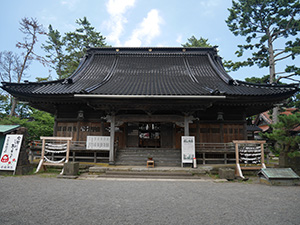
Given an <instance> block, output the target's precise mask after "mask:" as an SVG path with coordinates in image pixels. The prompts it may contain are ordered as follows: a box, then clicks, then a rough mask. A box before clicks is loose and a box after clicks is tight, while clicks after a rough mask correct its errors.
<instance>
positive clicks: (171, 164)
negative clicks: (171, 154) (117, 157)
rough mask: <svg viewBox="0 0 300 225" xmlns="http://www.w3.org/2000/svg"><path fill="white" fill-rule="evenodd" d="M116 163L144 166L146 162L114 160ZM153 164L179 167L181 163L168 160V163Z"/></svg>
mask: <svg viewBox="0 0 300 225" xmlns="http://www.w3.org/2000/svg"><path fill="white" fill-rule="evenodd" d="M116 165H124V166H132V165H134V166H145V167H146V163H143V162H135V161H125V162H116ZM155 166H164V167H180V166H181V163H180V162H178V163H176V162H172V163H171V162H170V163H165V162H162V163H155Z"/></svg>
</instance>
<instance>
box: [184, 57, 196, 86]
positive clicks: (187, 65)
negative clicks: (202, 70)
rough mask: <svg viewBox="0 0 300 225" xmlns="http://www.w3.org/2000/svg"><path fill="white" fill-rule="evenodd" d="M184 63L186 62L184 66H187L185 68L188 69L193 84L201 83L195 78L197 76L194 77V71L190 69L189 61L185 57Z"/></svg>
mask: <svg viewBox="0 0 300 225" xmlns="http://www.w3.org/2000/svg"><path fill="white" fill-rule="evenodd" d="M183 62H184V65H185V67H186V69H187V71H188V74H189V77H190V78H191V80H192V81H193V82H196V83H199V81H198V80H197V78H196V77H195V75H194V73H193V71H192V69H191V67H190V64H189V61H188V59H187V58H186V57H185V56H183Z"/></svg>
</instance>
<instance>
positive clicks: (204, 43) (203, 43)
mask: <svg viewBox="0 0 300 225" xmlns="http://www.w3.org/2000/svg"><path fill="white" fill-rule="evenodd" d="M181 46H182V47H185V48H189V47H203V48H206V47H208V48H210V47H213V46H212V45H211V44H209V43H208V39H205V38H203V37H200V38H199V39H197V38H196V37H195V36H194V35H193V36H192V37H191V38H189V39H188V41H187V42H186V43H185V44H182V45H181Z"/></svg>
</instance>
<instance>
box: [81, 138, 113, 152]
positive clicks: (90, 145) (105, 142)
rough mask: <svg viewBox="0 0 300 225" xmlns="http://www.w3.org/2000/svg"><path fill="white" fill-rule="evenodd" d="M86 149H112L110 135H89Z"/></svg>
mask: <svg viewBox="0 0 300 225" xmlns="http://www.w3.org/2000/svg"><path fill="white" fill-rule="evenodd" d="M86 149H89V150H110V137H109V136H87V138H86Z"/></svg>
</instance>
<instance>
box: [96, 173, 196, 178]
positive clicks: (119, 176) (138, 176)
mask: <svg viewBox="0 0 300 225" xmlns="http://www.w3.org/2000/svg"><path fill="white" fill-rule="evenodd" d="M98 177H102V178H130V179H201V177H199V176H150V175H148V176H142V175H112V174H102V175H99V176H98Z"/></svg>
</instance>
